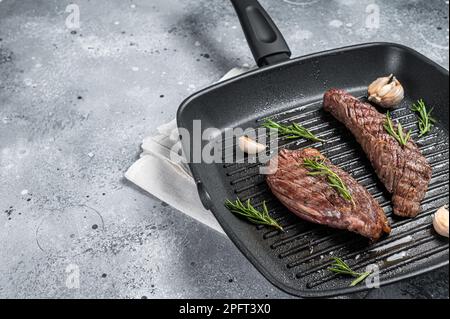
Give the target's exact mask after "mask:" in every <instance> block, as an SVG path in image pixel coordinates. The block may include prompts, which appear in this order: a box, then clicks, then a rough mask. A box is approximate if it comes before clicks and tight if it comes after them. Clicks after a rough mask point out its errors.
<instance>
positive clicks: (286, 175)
mask: <svg viewBox="0 0 450 319" xmlns="http://www.w3.org/2000/svg"><path fill="white" fill-rule="evenodd" d="M306 158H311V159H312V158H320V159H322V160H325V162H324V163H325V164H326V165H327V166H328V167H329V168H330V169H331V170H332V171H333V172H334V173H336V174H337V175H338V176H339V177H340V178H341V180H342V181H343V182H344V183H345V185H346V186H347V188H348V190H349V192H350V194H351V196H352V199H353V203H352V202H351V201H348V200H346V199H344V198H343V197H341V196H340V194H339V193H338V192H337V191H336V190H335V189H334V188H332V187H331V186H330V184H329V183H328V180H327V177H326V176H311V175H309V173H310V171H309V170H308V169H307V168H306V167H305V166H304V160H305V159H306ZM269 170H270V172H272V173H273V174H272V175H268V176H267V183H268V184H269V187H270V189H271V191H272V193H273V194H274V195H275V196H276V197H277V198H278V199H279V200H280V201H281V203H283V205H285V206H286V207H287V208H288V209H289V210H290V211H292V212H293V213H294V214H296V215H297V216H299V217H300V218H303V219H305V220H307V221H310V222H313V223H317V224H323V225H328V226H330V227H333V228H339V229H347V230H349V231H352V232H355V233H358V234H361V235H363V236H365V237H368V238H370V239H371V240H373V241H375V240H377V239H379V238H380V237H381V236H382V235H383V233H389V232H390V230H391V229H390V226H389V223H388V221H387V219H386V216H385V214H384V212H383V210H382V209H381V207H380V205H379V204H378V203H377V202H376V201H375V199H374V198H373V197H372V196H371V195H370V194H369V192H368V191H367V190H366V189H365V188H364V187H363V186H361V185H360V184H358V182H357V181H356V180H355V179H354V178H353V177H351V176H350V175H349V174H347V173H346V172H344V171H343V170H342V169H340V168H339V167H337V166H334V165H333V164H331V162H330V161H329V160H328V159H326V158H325V157H324V156H323V155H322V154H321V153H320V152H319V151H318V150H316V149H313V148H307V149H302V150H296V151H289V150H282V151H280V153H279V154H278V156H276V157H274V158H272V159H271V160H270V162H269Z"/></svg>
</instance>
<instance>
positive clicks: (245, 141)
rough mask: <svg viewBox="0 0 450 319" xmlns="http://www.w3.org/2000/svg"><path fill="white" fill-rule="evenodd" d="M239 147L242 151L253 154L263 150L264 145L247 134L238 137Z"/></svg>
mask: <svg viewBox="0 0 450 319" xmlns="http://www.w3.org/2000/svg"><path fill="white" fill-rule="evenodd" d="M239 148H240V149H241V151H242V152H244V153H247V154H250V155H254V154H258V153H261V152H263V151H264V150H265V149H266V146H265V145H263V144H260V143H258V142H256V141H254V140H252V139H251V138H249V137H248V136H241V137H240V138H239Z"/></svg>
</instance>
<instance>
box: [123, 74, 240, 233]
mask: <svg viewBox="0 0 450 319" xmlns="http://www.w3.org/2000/svg"><path fill="white" fill-rule="evenodd" d="M246 71H247V69H241V68H235V69H232V70H231V71H229V72H228V73H227V74H225V76H223V77H222V78H221V79H220V80H219V82H220V81H224V80H227V79H230V78H232V77H235V76H237V75H239V74H242V73H244V72H246ZM158 132H159V134H158V135H156V136H151V137H147V138H145V139H144V141H143V143H142V153H141V156H140V159H139V160H138V161H137V162H135V163H134V164H133V165H132V166H131V167H130V168H129V169H128V171H127V172H126V173H125V178H127V179H128V180H129V181H131V182H133V183H134V184H136V185H137V186H139V187H140V188H142V189H144V190H145V191H147V192H148V193H150V194H152V195H153V196H155V197H157V198H159V199H160V200H162V201H164V202H166V203H167V204H168V205H170V206H172V207H173V208H175V209H177V210H179V211H180V212H182V213H184V214H186V215H188V216H190V217H192V218H194V219H196V220H197V221H199V222H201V223H203V224H205V225H207V226H208V227H211V228H212V229H214V230H216V231H218V232H220V233H224V231H223V229H222V227H220V225H219V223H218V222H217V220H216V218H215V217H214V216H213V214H212V213H211V212H210V211H208V210H206V209H205V208H204V207H203V205H202V203H201V202H200V199H199V197H198V193H197V187H196V185H195V182H194V179H193V177H192V175H191V172H190V170H189V166H188V165H187V164H186V163H184V161H183V158H182V157H181V156H180V155H179V154H178V153H177V152H175V151H174V149H176V147H174V146H176V144H178V143H179V134H178V129H177V124H176V120H175V119H174V120H172V121H170V122H169V123H167V124H164V125H161V126H160V127H158Z"/></svg>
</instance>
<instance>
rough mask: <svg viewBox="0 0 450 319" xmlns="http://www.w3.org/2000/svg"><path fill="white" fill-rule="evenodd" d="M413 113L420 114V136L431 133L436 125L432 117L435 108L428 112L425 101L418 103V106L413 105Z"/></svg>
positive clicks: (421, 100)
mask: <svg viewBox="0 0 450 319" xmlns="http://www.w3.org/2000/svg"><path fill="white" fill-rule="evenodd" d="M411 111H413V112H416V113H418V117H419V119H418V123H419V130H420V134H419V137H422V136H424V135H425V134H427V133H428V132H430V131H431V128H432V127H433V124H434V123H436V120H435V119H434V118H432V117H431V112H433V108H431V110H429V111H428V110H427V106H426V104H425V102H424V100H423V99H420V100H418V101H417V104H416V103H414V104H413V105H412V108H411Z"/></svg>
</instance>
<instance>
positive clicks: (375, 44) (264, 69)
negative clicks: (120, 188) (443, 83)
mask: <svg viewBox="0 0 450 319" xmlns="http://www.w3.org/2000/svg"><path fill="white" fill-rule="evenodd" d="M372 47H391V48H397V49H401V50H403V51H405V52H408V53H409V54H412V55H415V56H417V57H420V59H421V60H423V61H425V62H427V63H429V64H431V65H432V66H433V67H435V68H436V69H437V70H438V71H439V72H441V73H444V74H445V75H447V76H448V75H449V71H448V70H447V69H445V68H444V67H442V66H441V65H440V64H438V63H436V62H434V61H432V60H431V59H429V58H428V57H426V56H424V55H423V54H421V53H419V52H417V51H416V50H414V49H412V48H410V47H407V46H405V45H402V44H398V43H392V42H369V43H362V44H356V45H350V46H345V47H342V48H338V49H331V50H326V51H322V52H318V53H312V54H308V55H304V56H301V57H297V58H294V59H290V60H287V61H284V62H281V63H277V64H274V65H270V66H265V67H260V68H256V69H254V70H250V71H248V72H245V73H244V74H241V75H238V76H236V77H233V78H231V79H228V80H225V81H221V82H218V83H216V84H213V85H211V86H208V87H206V88H204V89H202V90H200V91H198V92H195V93H194V94H192V95H190V96H189V97H187V98H186V99H185V100H184V101H183V102H182V103H181V105H180V107H179V108H178V111H177V125H178V127H183V125H182V124H183V123H182V122H183V121H182V119H181V116H180V115H181V113H182V112H183V111H184V109H185V108H186V107H188V105H189V103H190V102H191V101H192V100H194V99H196V98H198V97H199V96H201V95H203V94H206V93H208V92H211V91H213V90H215V89H219V88H221V87H222V86H225V85H228V84H229V83H232V82H235V81H239V80H241V79H243V78H246V77H248V76H253V75H254V74H259V73H262V72H268V71H270V70H272V69H276V68H279V67H281V66H284V65H288V64H291V63H298V62H300V61H304V60H308V59H314V58H320V57H324V56H327V55H332V54H336V53H340V52H346V51H352V50H358V49H365V48H372Z"/></svg>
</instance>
